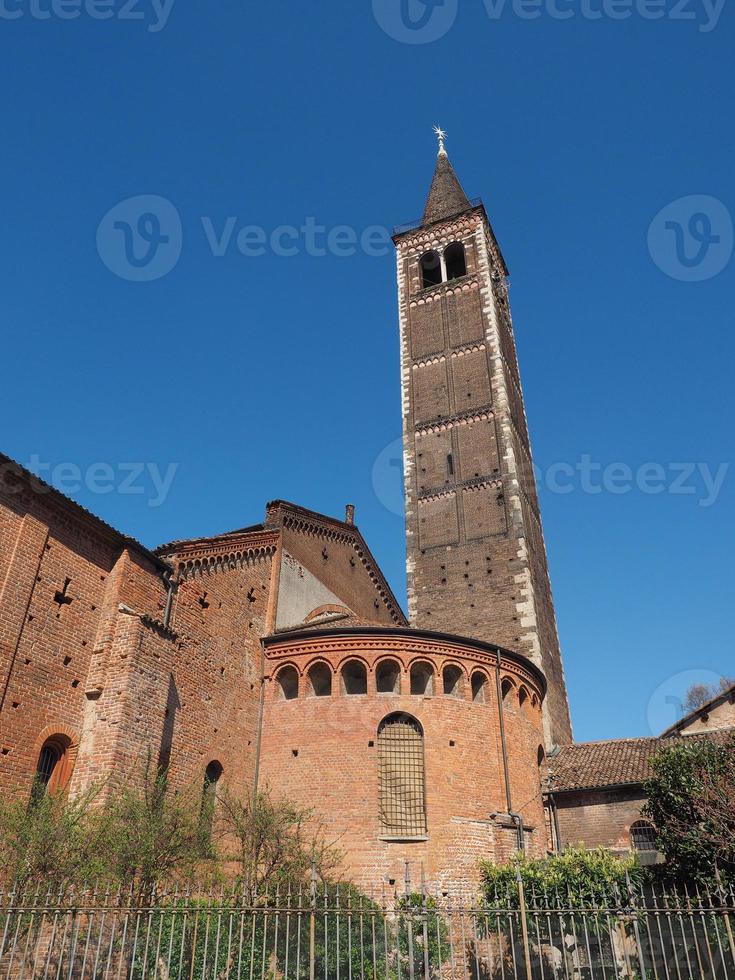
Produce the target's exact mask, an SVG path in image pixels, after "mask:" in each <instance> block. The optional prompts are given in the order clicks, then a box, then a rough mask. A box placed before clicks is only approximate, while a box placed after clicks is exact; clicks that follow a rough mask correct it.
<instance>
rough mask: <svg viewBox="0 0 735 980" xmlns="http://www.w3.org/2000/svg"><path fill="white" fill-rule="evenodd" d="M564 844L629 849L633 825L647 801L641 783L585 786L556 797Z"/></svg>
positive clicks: (565, 845) (638, 818)
mask: <svg viewBox="0 0 735 980" xmlns="http://www.w3.org/2000/svg"><path fill="white" fill-rule="evenodd" d="M555 800H556V805H557V815H558V822H559V833H560V837H561V844H562V846H563V847H576V846H579V845H580V844H584V846H585V847H587V848H593V847H609V848H612V849H613V850H622V851H628V850H630V827H631V824H633V823H635V822H636V820H640V819H641V807H642V806H643V804H644V803H645V801H646V797H645V795H644V794H643V791H642V788H641V787H640V786H633V787H628V788H622V789H612V788H611V789H601V790H585V791H580V792H577V793H563V794H558V795H557V796H556V797H555Z"/></svg>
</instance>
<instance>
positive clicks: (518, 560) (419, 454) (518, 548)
mask: <svg viewBox="0 0 735 980" xmlns="http://www.w3.org/2000/svg"><path fill="white" fill-rule="evenodd" d="M436 134H437V137H438V139H439V153H438V157H437V161H436V168H435V171H434V177H433V180H432V182H431V188H430V190H429V196H428V199H427V201H426V206H425V208H424V214H423V217H422V219H421V221H420V222H419V223H416V224H414V225H412V226H410V227H405V228H399V229H397V230H396V234H395V235H394V239H393V240H394V242H395V245H396V250H397V263H398V296H399V317H400V332H401V387H402V405H403V453H404V479H405V494H406V537H407V574H408V609H409V618H410V620H411V623H412V625H414V626H417V627H420V628H422V629H435V630H439V631H442V632H447V633H456V634H461V635H464V636H468V637H474V638H477V639H481V640H486V641H488V642H492V643H497V644H499V645H501V646H504V647H508V648H510V649H511V650H515V651H517V652H518V653H522V654H524V655H525V656H527V657H529V658H530V659H531V660H532V661H533V662H534V663H536V664H537V665H538V666H539V667H541V669H542V670H543V671H544V673H545V675H546V678H547V681H548V693H547V696H546V701H545V709H544V710H545V716H544V725H545V734H546V740H547V745H548V746H549V747H550V746H551V745H552V744H554V743H559V744H564V743H566V742H570V741H571V738H572V733H571V722H570V718H569V704H568V700H567V691H566V683H565V679H564V670H563V666H562V660H561V652H560V649H559V639H558V635H557V628H556V617H555V614H554V603H553V599H552V594H551V585H550V582H549V572H548V564H547V558H546V546H545V544H544V537H543V530H542V527H541V514H540V511H539V503H538V497H537V493H536V483H535V478H534V474H533V467H532V457H531V446H530V440H529V435H528V428H527V423H526V412H525V408H524V404H523V392H522V389H521V380H520V374H519V369H518V361H517V357H516V347H515V340H514V335H513V324H512V320H511V313H510V304H509V300H508V269H507V267H506V264H505V260H504V259H503V256H502V253H501V251H500V248H499V246H498V243H497V241H496V239H495V235H494V234H493V230H492V227H491V225H490V221H489V219H488V217H487V214H486V212H485V208H484V206H483V204H482V202H481V201H479V200H472V201H471V200H469V199H468V197H467V195H466V194H465V192H464V190H463V189H462V185H461V184H460V182H459V180H458V179H457V175H456V174H455V172H454V169H453V167H452V164H451V163H450V161H449V157H448V156H447V151H446V147H445V139H446V134H445V133H443V132H442V131H441V130H436Z"/></svg>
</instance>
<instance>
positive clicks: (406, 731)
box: [378, 713, 426, 837]
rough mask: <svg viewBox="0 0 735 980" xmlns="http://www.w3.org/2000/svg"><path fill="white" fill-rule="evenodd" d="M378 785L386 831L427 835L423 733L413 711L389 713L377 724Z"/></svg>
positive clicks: (383, 824)
mask: <svg viewBox="0 0 735 980" xmlns="http://www.w3.org/2000/svg"><path fill="white" fill-rule="evenodd" d="M378 786H379V814H380V824H381V828H382V830H383V833H384V834H386V836H390V837H423V836H425V834H426V777H425V772H424V733H423V731H422V729H421V725H419V723H418V722H417V721H416V719H415V718H412V717H411V715H406V714H403V713H396V714H393V715H388V717H387V718H384V719H383V721H382V722H381V723H380V726H379V727H378Z"/></svg>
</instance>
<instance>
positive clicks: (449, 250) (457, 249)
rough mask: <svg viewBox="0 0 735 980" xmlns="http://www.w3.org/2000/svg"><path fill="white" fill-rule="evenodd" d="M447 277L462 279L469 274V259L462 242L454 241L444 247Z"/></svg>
mask: <svg viewBox="0 0 735 980" xmlns="http://www.w3.org/2000/svg"><path fill="white" fill-rule="evenodd" d="M444 263H445V265H446V267H447V279H448V280H449V279H461V277H462V276H466V275H467V259H466V257H465V251H464V245H463V244H462V242H452V244H451V245H448V246H447V247H446V248H445V249H444Z"/></svg>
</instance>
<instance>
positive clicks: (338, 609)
mask: <svg viewBox="0 0 735 980" xmlns="http://www.w3.org/2000/svg"><path fill="white" fill-rule="evenodd" d="M329 614H332V615H342V616H349V615H350V614H351V613H350V610H349V609H348V608H347V606H338V605H336V604H334V603H327V605H325V606H317V607H316V609H312V610H311V612H310V613H309V614H308V615H307V616H304V622H305V623H310V622H311V621H312V620H314V619H318V618H319V617H320V616H327V615H329Z"/></svg>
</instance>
